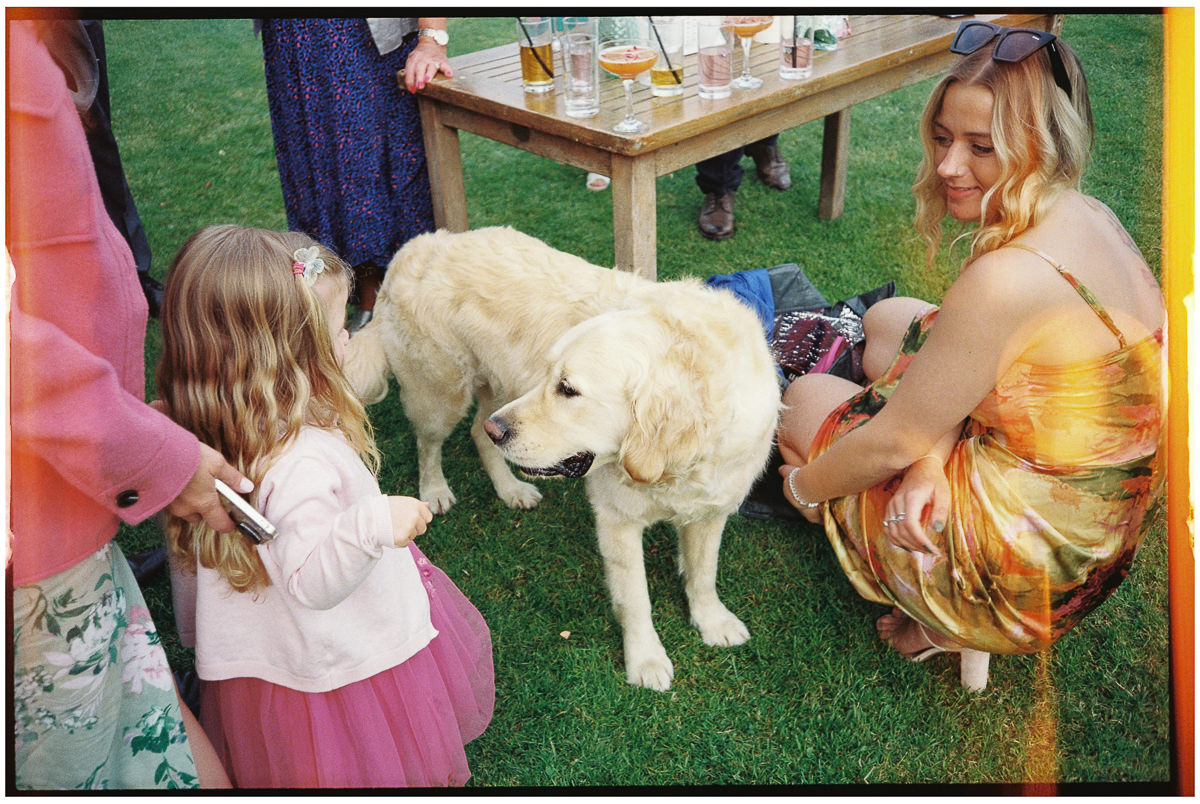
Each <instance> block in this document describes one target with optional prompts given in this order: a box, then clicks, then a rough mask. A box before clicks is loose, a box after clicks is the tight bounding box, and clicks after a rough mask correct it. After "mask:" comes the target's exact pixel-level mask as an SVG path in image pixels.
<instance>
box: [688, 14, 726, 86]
mask: <svg viewBox="0 0 1200 804" xmlns="http://www.w3.org/2000/svg"><path fill="white" fill-rule="evenodd" d="M697 30H698V34H699V38H698V44H699V46H700V50H699V52H698V53H697V54H696V62H697V64H698V65H699V73H700V82H699V95H700V97H702V98H705V99H708V100H715V99H718V98H728V97H729V96H730V95H731V94H732V89H731V85H732V82H733V31H731V30H730V29H729V28H726V27H725V25H724V22H723V21H722V19H721V18H720V17H703V18H701V19H700V21H699V24H698V25H697Z"/></svg>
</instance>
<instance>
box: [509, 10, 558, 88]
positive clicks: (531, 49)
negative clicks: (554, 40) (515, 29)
mask: <svg viewBox="0 0 1200 804" xmlns="http://www.w3.org/2000/svg"><path fill="white" fill-rule="evenodd" d="M517 25H520V26H521V30H522V31H523V32H524V33H525V41H526V42H528V43H529V52H530V53H532V54H533V57H534V58H535V59H537V63H538V64H540V65H542V69H543V70H545V71H546V75H548V76H550V77H551V78H553V77H554V70H552V69H550V68H549V67H547V66H546V62H544V61H542V57H541V56H539V55H538V52H537V48H536V47H534V46H533V37H532V36H530V35H529V29H528V28H526V27H525V23H523V22H521V18H520V17H517Z"/></svg>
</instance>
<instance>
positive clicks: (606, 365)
mask: <svg viewBox="0 0 1200 804" xmlns="http://www.w3.org/2000/svg"><path fill="white" fill-rule="evenodd" d="M389 370H390V372H391V373H393V374H395V376H396V378H397V380H398V381H399V387H400V395H401V401H402V403H403V405H404V410H405V413H406V414H407V416H408V418H409V420H410V421H411V422H412V425H413V428H414V430H415V431H416V435H417V452H418V462H419V473H420V492H419V493H420V496H421V498H422V499H424V500H427V501H429V503H430V504H431V506H432V508H433V510H434V511H435V512H436V513H443V512H445V511H446V510H447V509H448V508H449V507H450V506H451V504H453V502H454V495H453V494H452V493H451V491H450V488H449V486H448V485H447V483H446V480H445V477H444V475H443V474H442V467H441V445H442V441H443V440H444V439H445V438H446V437H447V436H448V435H449V434H450V432H451V430H452V429H453V428H454V426H455V425H456V424H457V423H458V421H460V420H461V419H462V417H463V416H464V415H465V414H466V412H467V410H468V409H469V407H470V405H471V402H472V399H473V398H475V399H478V403H479V405H478V412H477V414H476V417H475V421H474V424H473V426H472V428H471V435H472V438H473V439H474V441H475V444H476V447H477V449H478V451H479V455H480V458H481V460H482V462H483V465H484V468H485V469H486V471H487V473H488V476H489V477H490V478H491V480H492V484H493V486H494V487H495V489H496V493H497V494H498V495H499V496H500V498H501V499H503V500H504V501H505V502H506V503H507V504H509V505H511V506H514V507H519V508H529V507H532V506H534V505H536V504H537V502H538V501H539V500H540V499H541V494H540V493H539V492H538V490H537V489H536V487H534V486H533V485H532V484H529V483H526V482H523V481H521V480H518V479H517V478H516V477H515V476H514V475H513V473H512V471H511V470H510V469H509V468H508V466H507V464H506V463H505V460H504V459H505V458H507V459H508V460H510V461H512V462H513V463H515V464H516V465H517V466H519V467H523V468H525V469H526V471H527V473H531V474H548V475H553V474H578V473H579V472H580V471H582V470H583V469H587V473H586V480H585V483H586V488H587V493H588V497H589V499H590V501H591V504H592V507H593V509H594V511H595V516H596V536H597V540H598V542H599V546H600V552H601V554H602V557H603V560H604V566H605V576H606V579H607V583H608V587H609V591H610V594H611V596H612V601H613V607H614V609H615V611H616V614H617V618H618V620H619V621H620V623H621V626H622V628H623V631H624V645H625V667H626V673H627V677H628V680H629V682H630V683H631V684H636V685H640V686H644V687H650V688H653V689H658V690H665V689H667V688H668V687H669V686H670V683H671V679H672V677H673V674H674V669H673V667H672V664H671V661H670V659H668V658H667V654H666V652H665V651H664V650H663V647H662V643H661V641H660V640H659V638H658V634H657V633H656V632H655V629H654V625H653V622H652V621H651V615H650V599H649V593H648V590H647V586H646V576H645V567H644V564H643V557H642V532H643V530H644V529H645V528H646V527H647V526H649V525H651V524H653V523H655V522H659V521H669V522H671V523H673V524H674V525H675V526H676V528H677V530H678V532H679V540H680V547H679V566H680V571H681V573H682V574H683V576H684V584H685V590H686V593H687V598H688V606H689V609H690V613H691V619H692V623H693V624H694V625H695V626H696V627H697V628H698V629H699V630H700V633H701V635H702V637H703V639H704V641H705V642H706V643H708V644H710V645H738V644H741V643H743V642H745V641H746V640H747V639H748V638H749V636H750V635H749V632H748V631H747V630H746V627H745V626H744V625H743V624H742V622H741V621H740V620H738V618H737V617H735V616H734V615H733V614H732V613H730V612H729V610H728V609H726V608H725V606H724V605H723V604H722V603H721V601H720V600H719V599H718V597H717V592H716V575H717V553H718V548H719V546H720V541H721V534H722V531H723V530H724V526H725V520H726V518H727V517H728V515H729V514H730V513H731V512H733V511H734V510H736V509H737V507H738V506H739V505H740V504H741V501H742V499H743V498H744V497H745V495H746V493H747V492H748V491H749V489H750V487H751V485H752V484H753V483H754V481H755V479H756V478H757V477H758V476H759V475H760V474H761V472H762V470H763V468H764V466H765V464H766V461H767V458H768V456H769V453H770V449H771V443H772V438H773V435H774V432H775V427H776V420H777V417H778V413H779V406H780V399H779V387H778V384H777V382H776V379H775V371H774V365H773V361H772V359H771V355H770V351H769V349H768V346H767V343H766V339H765V338H764V337H763V333H762V329H761V325H760V323H759V321H758V318H757V317H756V316H755V314H754V313H753V312H752V311H751V310H750V308H749V307H747V306H745V305H743V304H742V303H740V302H739V301H737V300H736V298H734V297H733V296H732V295H731V294H729V293H727V292H725V291H720V290H714V289H712V288H708V287H706V286H705V285H703V284H702V283H700V282H698V281H696V280H684V281H678V282H661V283H655V282H651V281H648V280H645V279H641V278H638V277H635V276H633V275H631V274H628V273H625V272H621V271H615V270H610V269H605V268H600V267H598V266H595V265H592V264H590V263H588V262H586V261H584V260H582V259H580V258H578V257H574V256H571V255H569V254H565V253H563V252H560V251H557V250H555V249H552V248H550V247H549V246H547V245H546V244H544V243H542V242H541V241H539V240H537V239H535V238H532V237H529V236H528V235H524V234H521V233H520V232H517V231H515V230H513V229H511V228H507V227H497V228H488V229H479V230H475V231H471V232H463V233H457V234H455V233H449V232H444V231H439V232H435V233H431V234H426V235H421V236H419V237H417V238H414V239H413V240H411V241H410V242H409V243H408V244H406V245H405V246H404V248H402V249H401V250H400V252H399V253H397V254H396V256H395V258H394V259H393V260H392V262H391V264H390V265H389V266H388V271H387V275H386V277H385V279H384V283H383V287H382V289H381V293H380V296H379V299H378V301H377V302H376V305H375V316H374V318H373V320H372V321H371V322H370V323H369V324H368V325H367V326H366V327H364V328H363V329H362V330H360V331H359V332H358V333H357V334H355V335H354V337H353V338H351V339H350V344H349V347H348V351H347V359H346V373H347V375H348V376H349V378H350V380H351V383H352V384H353V385H354V387H355V388H356V389H357V390H358V391H359V393H360V394H362V396H363V398H364V399H365V400H366V401H367V402H368V403H374V402H378V401H379V400H381V399H382V398H383V397H384V396H385V394H386V393H387V374H388V371H389ZM493 440H496V442H497V443H498V444H499V445H500V449H497V447H496V446H495V445H494V444H493V443H492V441H493ZM502 456H503V457H502ZM589 457H590V458H593V462H592V463H591V465H590V468H588V467H587V466H586V464H587V459H588V458H589Z"/></svg>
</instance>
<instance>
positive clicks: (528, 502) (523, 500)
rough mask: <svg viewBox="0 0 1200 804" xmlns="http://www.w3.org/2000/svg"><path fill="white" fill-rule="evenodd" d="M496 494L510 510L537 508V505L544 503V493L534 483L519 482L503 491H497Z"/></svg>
mask: <svg viewBox="0 0 1200 804" xmlns="http://www.w3.org/2000/svg"><path fill="white" fill-rule="evenodd" d="M496 493H497V494H498V495H500V499H501V500H503V501H504V504H505V505H507V506H508V507H509V508H520V509H529V508H536V507H537V504H538V503H540V502H541V501H542V492H541V491H539V490H538V487H537V486H535V485H533V484H532V483H522V482H521V481H519V480H517V481H514V482H513V484H512V485H509V486H505V487H504V488H503V489H496Z"/></svg>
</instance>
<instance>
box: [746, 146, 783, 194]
mask: <svg viewBox="0 0 1200 804" xmlns="http://www.w3.org/2000/svg"><path fill="white" fill-rule="evenodd" d="M746 153H748V154H750V157H751V158H752V159H753V160H754V170H755V172H756V173H757V174H758V180H759V181H761V182H762V183H763V184H765V185H767V186H768V187H774V188H775V189H776V190H786V189H788V188H789V187H791V186H792V177H791V174H790V173H788V166H787V162H784V161H783V157H782V156H780V155H779V144H778V143H773V144H771V145H760V144H759V143H757V142H756V143H752V144H751V145H747V146H746Z"/></svg>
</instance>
